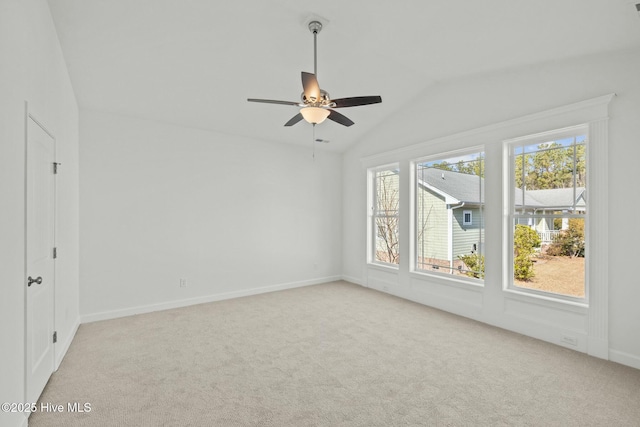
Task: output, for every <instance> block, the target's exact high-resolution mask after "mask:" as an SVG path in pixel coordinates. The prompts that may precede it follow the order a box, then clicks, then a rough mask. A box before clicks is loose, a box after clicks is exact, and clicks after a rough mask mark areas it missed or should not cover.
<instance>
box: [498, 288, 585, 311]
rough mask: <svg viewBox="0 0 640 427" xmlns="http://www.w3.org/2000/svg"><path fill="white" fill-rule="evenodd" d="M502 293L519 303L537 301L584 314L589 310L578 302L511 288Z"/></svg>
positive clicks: (582, 303) (583, 303)
mask: <svg viewBox="0 0 640 427" xmlns="http://www.w3.org/2000/svg"><path fill="white" fill-rule="evenodd" d="M503 290H504V292H505V293H506V294H507V295H508V297H512V298H513V299H517V300H520V301H525V302H531V300H532V299H533V300H537V301H538V302H539V303H545V304H544V305H547V304H546V303H549V304H551V305H553V306H554V307H555V308H561V309H565V310H566V309H567V308H575V311H576V312H581V313H583V312H586V310H587V309H588V308H589V304H588V303H587V302H580V301H571V300H567V299H563V298H559V297H554V296H551V295H542V294H537V293H533V292H527V291H521V290H518V289H513V288H506V289H503Z"/></svg>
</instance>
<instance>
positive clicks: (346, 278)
mask: <svg viewBox="0 0 640 427" xmlns="http://www.w3.org/2000/svg"><path fill="white" fill-rule="evenodd" d="M342 280H344V281H345V282H349V283H355V284H356V285H360V286H365V287H366V285H365V284H364V281H362V280H361V279H359V278H357V277H354V276H345V275H342Z"/></svg>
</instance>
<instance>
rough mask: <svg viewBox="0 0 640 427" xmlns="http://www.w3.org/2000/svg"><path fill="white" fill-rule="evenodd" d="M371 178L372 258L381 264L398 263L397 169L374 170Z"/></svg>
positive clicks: (398, 192)
mask: <svg viewBox="0 0 640 427" xmlns="http://www.w3.org/2000/svg"><path fill="white" fill-rule="evenodd" d="M372 178H373V183H372V188H373V206H372V211H373V214H372V217H373V218H372V231H371V232H372V234H373V239H372V241H373V245H372V246H373V248H372V252H373V253H372V260H373V262H378V263H383V264H392V265H398V263H399V262H400V247H399V233H398V209H399V202H400V190H399V184H400V181H399V174H398V169H397V168H390V169H384V170H376V171H375V172H374V173H373V174H372Z"/></svg>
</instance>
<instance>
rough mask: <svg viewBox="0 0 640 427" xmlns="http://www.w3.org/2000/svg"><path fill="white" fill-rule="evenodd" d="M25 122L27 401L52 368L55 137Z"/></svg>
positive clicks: (32, 398)
mask: <svg viewBox="0 0 640 427" xmlns="http://www.w3.org/2000/svg"><path fill="white" fill-rule="evenodd" d="M27 122H28V124H27V170H26V174H27V176H26V187H27V189H26V198H27V199H26V200H27V206H26V209H27V235H26V246H27V263H26V266H27V271H26V277H25V279H26V280H25V284H24V286H25V288H26V312H27V319H26V369H27V372H26V402H36V401H37V400H38V397H40V394H41V393H42V390H43V389H44V386H45V385H46V384H47V381H48V380H49V377H50V376H51V374H52V373H53V369H54V347H53V321H54V317H53V308H54V276H55V270H54V259H53V248H54V238H55V235H54V232H55V227H54V223H55V216H54V215H55V182H54V170H53V169H54V164H53V163H54V161H55V140H54V139H53V137H52V136H51V135H50V134H49V133H48V132H47V131H45V130H44V128H43V127H42V126H40V125H39V124H38V123H37V122H36V121H34V120H33V119H32V118H31V117H30V116H29V118H28V119H27Z"/></svg>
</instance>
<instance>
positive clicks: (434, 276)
mask: <svg viewBox="0 0 640 427" xmlns="http://www.w3.org/2000/svg"><path fill="white" fill-rule="evenodd" d="M410 275H411V277H413V278H416V279H421V280H425V279H429V280H431V281H435V282H436V283H438V284H441V285H447V286H451V285H453V286H457V287H464V288H465V289H468V288H469V287H470V286H471V287H473V288H477V289H478V290H482V289H484V280H481V279H472V278H470V277H469V278H466V277H460V276H457V277H452V275H450V274H444V273H435V272H433V273H432V272H427V271H417V270H413V271H411V272H410Z"/></svg>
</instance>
